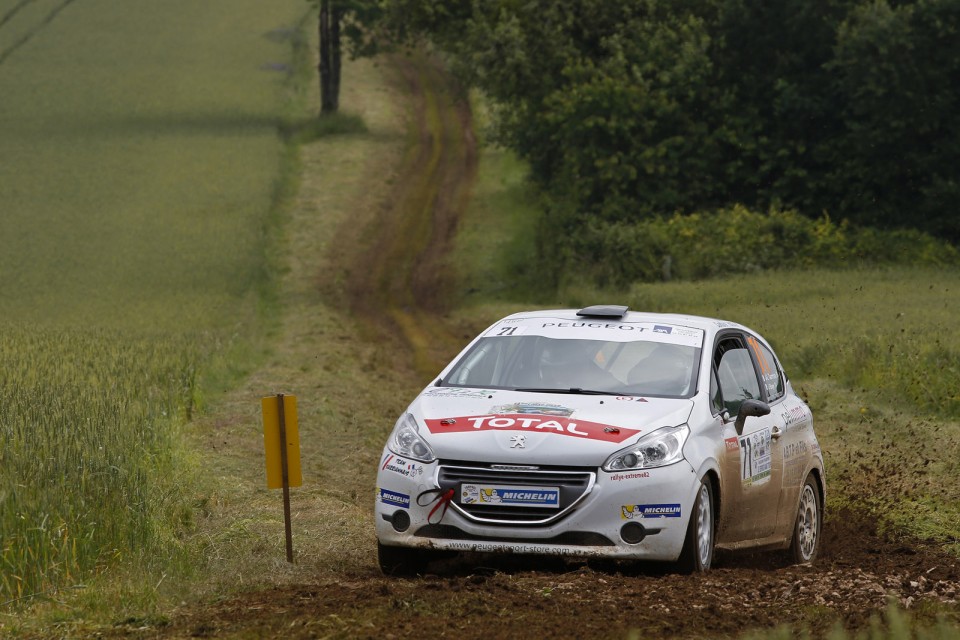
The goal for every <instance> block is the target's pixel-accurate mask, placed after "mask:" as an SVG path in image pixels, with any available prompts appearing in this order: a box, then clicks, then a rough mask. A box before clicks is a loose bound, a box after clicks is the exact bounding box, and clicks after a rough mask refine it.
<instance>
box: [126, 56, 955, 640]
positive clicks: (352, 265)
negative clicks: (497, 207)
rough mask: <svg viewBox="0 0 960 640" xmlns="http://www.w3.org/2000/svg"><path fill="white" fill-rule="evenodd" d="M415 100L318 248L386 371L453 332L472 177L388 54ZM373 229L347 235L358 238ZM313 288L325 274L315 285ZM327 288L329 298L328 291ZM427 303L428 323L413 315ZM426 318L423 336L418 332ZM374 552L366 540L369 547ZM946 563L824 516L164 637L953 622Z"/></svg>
mask: <svg viewBox="0 0 960 640" xmlns="http://www.w3.org/2000/svg"><path fill="white" fill-rule="evenodd" d="M395 64H396V69H397V71H398V73H399V76H398V77H400V78H404V79H405V82H406V83H407V85H408V87H409V91H410V92H411V93H412V95H413V96H414V100H413V102H414V104H416V105H417V108H416V117H414V118H412V121H413V123H414V124H415V133H414V134H413V135H411V137H410V142H409V145H410V147H409V149H408V151H407V153H406V156H405V159H404V163H403V164H404V166H403V167H402V168H401V169H400V175H399V178H398V179H397V180H396V181H395V184H396V185H397V186H396V188H395V193H394V196H393V197H392V198H390V204H389V205H386V206H384V207H383V208H382V210H381V211H380V212H379V213H378V219H377V221H376V222H375V223H374V224H373V225H372V226H370V227H365V228H364V229H359V228H358V227H357V226H356V225H352V226H345V227H344V228H343V229H342V230H341V231H340V233H339V236H338V238H337V240H336V241H335V242H334V243H332V246H331V251H333V252H334V253H335V254H336V255H335V256H334V260H333V262H335V263H337V264H342V265H346V271H347V279H348V282H349V287H348V288H347V289H348V291H349V294H348V295H349V296H350V301H349V302H350V308H351V313H352V314H353V315H354V316H355V317H356V318H358V319H360V320H362V321H363V322H364V323H365V324H366V325H367V326H368V327H369V329H370V331H368V334H369V339H370V340H389V341H391V342H393V343H395V344H396V345H397V348H398V364H397V372H396V374H397V375H409V374H410V373H412V372H417V371H420V372H422V371H436V370H438V369H439V366H438V362H442V361H443V359H444V358H447V357H449V355H450V354H451V349H452V348H453V345H455V344H460V343H462V335H461V334H462V333H463V330H462V329H460V328H454V327H451V326H448V325H446V324H444V322H442V321H440V320H438V318H439V317H440V316H439V315H438V310H439V311H442V309H443V306H444V301H445V300H447V299H448V296H447V295H446V292H447V288H448V287H450V286H451V282H450V280H449V278H446V277H440V276H441V275H442V273H443V271H444V270H443V266H442V256H443V254H444V252H446V251H447V250H449V247H450V240H451V238H452V234H453V232H454V230H455V228H456V219H457V216H458V215H459V214H460V212H461V211H462V210H463V207H464V206H465V204H466V202H467V199H468V197H469V192H470V185H471V183H472V181H473V179H474V177H475V174H476V166H477V150H476V147H475V143H474V138H473V135H472V133H471V131H472V129H471V124H470V113H469V109H468V107H467V104H466V102H464V101H463V100H462V98H461V96H460V93H459V91H458V90H457V89H456V87H455V86H453V85H452V84H451V82H450V81H449V79H448V78H446V77H445V76H444V75H443V74H442V73H441V72H440V71H439V70H438V68H437V67H436V66H432V65H429V64H426V65H425V64H423V63H422V61H421V63H412V62H410V61H397V62H395ZM371 229H373V230H374V231H373V232H374V233H375V234H376V237H375V238H373V239H372V240H371V238H369V237H367V238H366V239H365V240H364V241H363V242H361V241H360V238H361V234H366V235H367V236H369V234H370V233H371V231H370V230H371ZM317 286H318V288H319V289H321V290H322V289H323V288H324V287H325V286H326V283H325V282H323V281H322V279H320V280H318V284H317ZM331 295H332V294H331ZM426 310H430V311H431V312H432V313H431V314H430V322H429V323H427V322H423V321H421V320H422V319H423V317H424V315H423V314H424V313H425V311H426ZM426 326H429V327H430V331H431V332H430V333H429V334H426V333H424V331H423V327H426ZM372 553H375V550H374V549H371V554H372ZM958 598H960V562H958V560H957V558H956V556H954V555H951V554H949V553H947V552H945V551H944V550H943V549H941V548H939V547H937V546H936V545H933V544H929V543H924V542H922V541H917V540H890V539H887V538H885V537H884V536H881V535H879V534H878V533H877V530H876V527H875V526H874V524H873V523H872V522H871V521H869V520H868V519H865V518H863V517H859V516H858V515H857V514H854V513H843V514H838V513H831V514H828V520H827V523H826V527H825V531H824V538H823V543H822V549H821V555H820V557H819V558H818V560H817V562H816V563H815V564H813V565H812V566H810V565H808V566H791V565H789V564H787V563H786V561H785V560H784V559H783V558H782V557H781V556H780V555H777V554H752V555H751V554H729V553H727V554H724V553H721V554H719V555H718V558H717V561H716V565H715V568H714V569H713V570H712V571H710V572H709V573H708V574H706V575H694V576H685V575H679V574H676V573H672V572H670V570H669V568H667V567H663V566H660V565H638V564H629V563H622V564H617V563H607V564H604V563H586V562H583V561H562V560H556V559H552V558H547V559H545V558H535V557H510V558H504V557H496V556H482V555H481V556H465V557H462V558H458V559H454V560H448V561H444V562H441V563H434V565H433V566H432V567H431V573H429V574H428V575H425V576H423V577H421V578H415V579H406V578H392V577H384V576H382V575H381V574H380V573H379V572H375V571H373V570H370V571H369V572H367V573H352V574H343V575H341V576H339V577H338V578H336V579H331V578H322V579H318V580H317V581H316V582H304V583H302V584H295V585H291V586H275V587H272V588H269V589H267V590H262V589H258V590H253V591H249V592H246V593H242V594H240V595H236V596H232V597H228V598H226V599H222V600H219V601H215V602H207V603H200V604H186V605H184V606H183V607H182V608H181V609H179V610H178V611H176V612H175V613H174V614H173V616H172V617H171V619H170V622H169V624H167V625H165V626H162V627H160V628H156V627H154V628H151V629H149V630H147V629H142V630H140V632H139V633H138V632H137V629H136V626H135V625H132V626H130V627H127V628H126V629H125V630H121V629H118V631H122V632H123V633H124V634H127V633H133V634H135V635H143V636H151V637H154V636H155V637H164V638H189V637H241V638H248V637H284V638H323V637H349V638H407V637H427V638H434V637H457V638H460V639H467V638H484V639H487V640H489V639H491V638H508V637H528V638H532V637H571V638H593V637H598V638H616V637H627V636H628V635H629V634H631V633H635V634H637V635H638V636H639V637H659V638H663V637H716V636H737V635H740V634H742V633H743V632H745V631H747V630H751V629H757V628H761V629H762V628H773V627H776V626H778V625H781V624H797V625H805V626H807V627H809V628H810V629H811V630H812V631H814V632H815V633H817V634H822V633H826V632H828V631H829V630H830V628H831V627H832V626H833V625H834V624H838V623H839V624H842V625H843V626H845V627H846V628H848V629H862V628H864V627H865V626H866V625H868V622H869V619H870V617H871V616H875V615H879V614H881V613H882V612H883V611H884V610H885V609H886V608H887V606H888V603H889V602H891V601H893V602H895V603H897V604H899V605H900V606H901V607H905V608H907V609H909V610H911V611H912V612H913V613H914V614H915V615H917V616H919V617H920V618H923V619H932V618H934V617H935V616H937V615H946V616H948V617H957V616H958V614H960V608H958V606H957V600H958Z"/></svg>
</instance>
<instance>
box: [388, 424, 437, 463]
mask: <svg viewBox="0 0 960 640" xmlns="http://www.w3.org/2000/svg"><path fill="white" fill-rule="evenodd" d="M419 431H420V429H419V427H417V421H416V419H415V418H414V417H413V415H411V414H409V413H405V414H403V415H402V416H400V419H399V420H397V424H396V426H394V427H393V433H391V434H390V440H388V441H387V447H388V448H389V449H390V451H392V452H393V453H395V454H397V455H398V456H401V457H403V458H413V459H414V460H419V461H420V462H433V461H434V460H436V459H437V456H435V455H434V454H433V449H431V448H430V445H428V444H427V443H426V441H424V440H423V438H421V437H420V433H419Z"/></svg>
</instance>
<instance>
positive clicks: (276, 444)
mask: <svg viewBox="0 0 960 640" xmlns="http://www.w3.org/2000/svg"><path fill="white" fill-rule="evenodd" d="M260 405H261V407H262V408H263V444H264V448H265V449H266V461H267V487H268V488H270V489H281V488H282V489H283V523H284V529H285V531H286V537H287V562H293V533H292V531H291V527H290V487H299V486H300V485H302V484H303V474H302V473H301V471H300V435H299V433H298V432H297V398H296V396H285V395H283V394H282V393H278V394H277V395H275V396H268V397H266V398H263V399H262V400H261V401H260ZM281 445H283V446H281Z"/></svg>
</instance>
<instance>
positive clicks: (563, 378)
mask: <svg viewBox="0 0 960 640" xmlns="http://www.w3.org/2000/svg"><path fill="white" fill-rule="evenodd" d="M603 344H604V343H603V342H598V341H596V340H560V339H550V338H548V339H547V341H546V344H545V345H544V346H543V349H542V350H541V352H540V381H541V383H542V384H543V386H544V387H548V388H551V389H575V388H576V389H591V390H595V391H608V390H611V389H615V388H617V387H618V386H620V381H619V380H617V378H616V377H615V376H614V375H613V374H612V373H610V372H609V371H606V370H605V369H604V368H603V367H602V366H600V364H599V362H601V361H602V357H601V354H600V348H601V347H602V346H603Z"/></svg>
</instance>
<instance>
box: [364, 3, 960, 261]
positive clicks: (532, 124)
mask: <svg viewBox="0 0 960 640" xmlns="http://www.w3.org/2000/svg"><path fill="white" fill-rule="evenodd" d="M384 6H385V11H384V13H383V14H381V15H380V16H379V17H378V19H377V21H376V24H377V28H378V29H380V30H381V31H383V29H384V25H387V26H388V27H391V28H392V29H393V31H392V33H393V34H394V36H395V37H399V38H408V39H409V38H412V37H414V36H416V35H418V34H419V35H425V36H426V37H428V38H429V39H430V40H431V41H432V42H433V43H434V44H435V45H436V46H437V47H438V48H439V49H440V50H442V51H444V52H445V53H446V54H447V55H449V56H450V59H451V61H452V64H453V66H454V68H455V69H456V70H457V71H458V73H459V74H460V75H461V76H462V77H464V78H465V79H466V80H467V81H469V82H470V83H472V84H474V85H475V86H477V87H479V88H481V89H482V90H483V91H484V92H485V93H486V94H487V95H488V96H490V98H491V99H492V100H493V101H495V103H496V108H495V113H496V114H497V127H498V131H499V137H498V140H499V141H501V142H502V143H504V144H506V145H508V146H509V147H510V148H511V149H513V150H514V151H516V152H517V153H518V154H519V156H520V157H521V158H523V159H524V160H527V161H528V162H529V163H530V166H531V177H532V178H533V180H534V181H535V182H536V183H537V184H538V185H539V186H540V187H542V188H543V189H544V191H545V194H546V196H547V198H548V202H549V209H550V215H551V216H552V218H553V220H551V221H550V225H551V226H553V227H559V229H560V231H559V235H554V237H552V238H550V239H548V240H544V241H543V244H542V246H548V247H549V248H550V249H551V250H553V251H555V252H556V251H561V252H562V251H565V250H567V249H568V247H565V246H561V245H564V244H565V240H564V238H568V239H574V238H576V237H577V236H579V235H580V234H581V233H584V232H586V233H587V234H594V233H596V227H597V225H598V224H600V225H601V226H604V225H606V224H617V223H622V224H627V225H630V224H633V223H635V222H637V221H638V220H646V219H650V218H654V217H657V216H662V215H671V214H674V213H676V212H679V213H684V214H688V213H692V212H699V211H712V210H716V209H721V208H729V207H732V206H734V205H735V204H738V203H739V204H744V205H745V206H747V207H749V208H751V209H754V210H767V209H770V208H774V209H778V210H780V209H790V210H792V211H796V212H797V213H799V214H801V215H804V216H807V217H809V218H811V219H814V220H816V219H822V218H823V217H824V216H825V215H828V216H830V218H831V219H834V220H840V221H842V220H849V221H850V222H851V223H853V224H857V225H868V226H874V227H879V228H916V229H920V230H924V231H927V232H930V233H933V234H936V235H939V236H941V237H944V238H947V239H950V240H957V239H960V222H958V219H957V217H956V216H955V215H954V213H953V211H954V206H953V203H954V202H955V201H956V200H957V196H958V195H960V192H958V189H960V187H958V174H957V169H956V167H957V166H960V162H958V160H960V158H958V154H960V142H958V139H957V135H956V132H957V131H958V129H960V120H958V118H960V88H958V87H960V85H958V84H957V83H956V82H954V81H953V80H954V79H955V78H956V76H957V73H958V72H960V56H958V55H957V51H958V49H957V47H958V46H960V45H958V43H960V38H958V37H957V33H958V29H960V3H957V2H956V0H912V1H907V2H896V3H888V2H887V0H828V1H826V2H818V3H810V2H805V1H804V0H785V1H783V2H777V3H774V4H769V3H756V2H748V1H747V0H681V1H675V0H672V1H670V2H666V1H663V0H631V1H627V2H606V1H604V0H576V1H575V2H567V3H555V2H548V1H547V0H533V1H531V2H514V1H512V0H498V1H491V2H474V3H466V2H460V1H458V0H446V1H440V2H431V3H421V2H418V1H417V0H391V1H390V2H386V3H385V4H384ZM544 257H548V256H547V255H546V254H541V258H544Z"/></svg>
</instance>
